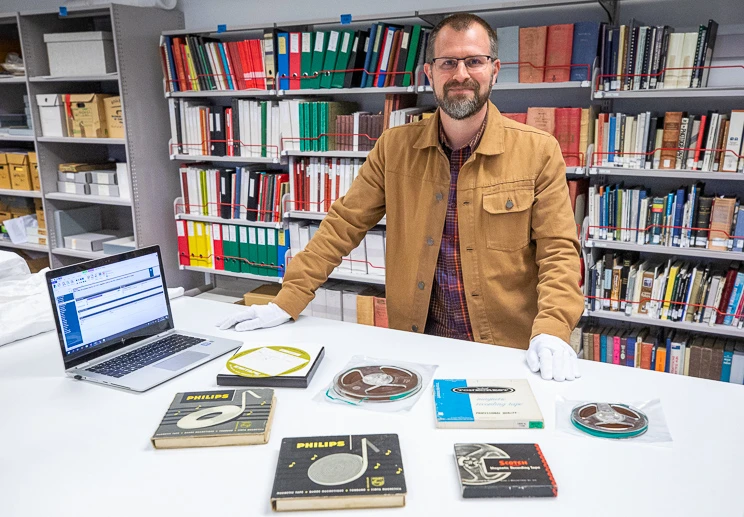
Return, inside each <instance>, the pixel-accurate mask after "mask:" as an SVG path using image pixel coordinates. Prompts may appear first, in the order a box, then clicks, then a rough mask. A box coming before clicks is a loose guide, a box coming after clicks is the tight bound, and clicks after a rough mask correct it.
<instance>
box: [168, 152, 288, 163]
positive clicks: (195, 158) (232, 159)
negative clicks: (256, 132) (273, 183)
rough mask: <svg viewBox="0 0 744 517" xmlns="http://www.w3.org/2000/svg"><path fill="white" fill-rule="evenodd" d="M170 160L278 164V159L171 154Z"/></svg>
mask: <svg viewBox="0 0 744 517" xmlns="http://www.w3.org/2000/svg"><path fill="white" fill-rule="evenodd" d="M170 159H171V160H179V161H182V162H218V163H245V164H250V163H279V161H280V159H279V158H263V157H250V156H201V155H194V154H172V155H171V157H170Z"/></svg>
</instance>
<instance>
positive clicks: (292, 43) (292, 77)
mask: <svg viewBox="0 0 744 517" xmlns="http://www.w3.org/2000/svg"><path fill="white" fill-rule="evenodd" d="M301 37H302V34H301V33H299V32H290V33H289V89H290V90H299V89H300V88H302V85H301V84H300V83H301V81H300V73H301V70H300V66H301V58H302V53H301V49H300V38H301ZM254 58H255V56H254Z"/></svg>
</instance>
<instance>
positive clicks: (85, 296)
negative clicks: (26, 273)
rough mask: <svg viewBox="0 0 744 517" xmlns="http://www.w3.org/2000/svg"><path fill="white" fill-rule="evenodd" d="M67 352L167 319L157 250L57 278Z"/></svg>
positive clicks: (55, 286) (54, 281) (56, 293)
mask: <svg viewBox="0 0 744 517" xmlns="http://www.w3.org/2000/svg"><path fill="white" fill-rule="evenodd" d="M52 291H53V293H54V298H55V302H56V303H55V305H56V307H55V309H56V311H57V314H58V316H59V322H60V326H61V328H62V335H63V337H64V344H65V354H72V353H76V352H82V351H84V350H86V349H91V348H93V347H96V346H101V345H103V344H105V343H107V342H111V341H112V340H114V339H118V338H120V337H122V336H124V335H125V334H129V333H132V332H134V331H137V330H142V329H146V328H147V327H148V326H151V325H155V324H157V323H159V322H162V321H164V320H166V319H167V318H168V306H167V302H166V298H165V297H166V293H165V290H164V286H163V279H162V278H161V276H160V264H159V261H158V255H157V253H152V254H148V255H144V256H141V257H135V258H132V259H129V260H125V261H121V262H116V263H114V264H109V265H105V266H100V267H97V268H94V269H88V270H86V271H81V272H77V273H71V274H69V275H65V276H60V277H58V278H54V279H52Z"/></svg>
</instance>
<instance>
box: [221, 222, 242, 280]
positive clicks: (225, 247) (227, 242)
mask: <svg viewBox="0 0 744 517" xmlns="http://www.w3.org/2000/svg"><path fill="white" fill-rule="evenodd" d="M231 228H232V229H233V232H232V235H230V229H231ZM234 228H235V227H234V226H231V225H229V224H223V225H222V255H223V257H224V263H225V271H235V264H236V262H235V259H233V257H235V256H239V255H238V254H237V253H235V250H234V247H233V245H237V242H235V239H236V235H235V230H234Z"/></svg>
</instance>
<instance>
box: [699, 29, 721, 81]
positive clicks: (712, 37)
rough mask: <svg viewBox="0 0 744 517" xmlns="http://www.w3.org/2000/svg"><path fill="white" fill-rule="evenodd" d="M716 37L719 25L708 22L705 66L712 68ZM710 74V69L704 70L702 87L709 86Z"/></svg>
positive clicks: (701, 78)
mask: <svg viewBox="0 0 744 517" xmlns="http://www.w3.org/2000/svg"><path fill="white" fill-rule="evenodd" d="M716 36H718V24H717V23H716V22H715V21H714V20H708V30H707V31H706V34H705V47H704V49H703V50H702V52H703V56H704V57H703V66H707V67H709V66H710V62H711V61H712V60H713V49H714V48H715V45H716ZM709 74H710V68H704V69H703V71H702V74H701V77H700V87H701V88H706V87H707V86H708V76H709Z"/></svg>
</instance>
